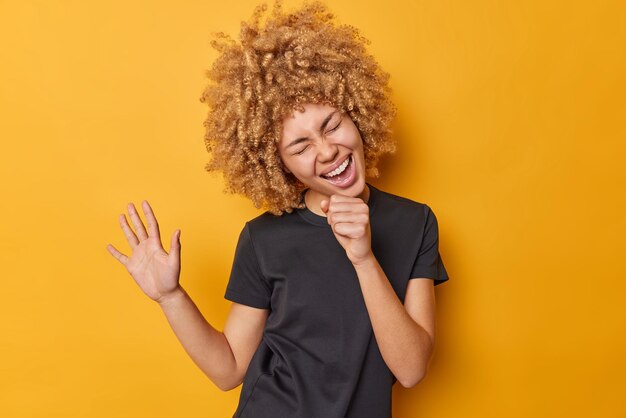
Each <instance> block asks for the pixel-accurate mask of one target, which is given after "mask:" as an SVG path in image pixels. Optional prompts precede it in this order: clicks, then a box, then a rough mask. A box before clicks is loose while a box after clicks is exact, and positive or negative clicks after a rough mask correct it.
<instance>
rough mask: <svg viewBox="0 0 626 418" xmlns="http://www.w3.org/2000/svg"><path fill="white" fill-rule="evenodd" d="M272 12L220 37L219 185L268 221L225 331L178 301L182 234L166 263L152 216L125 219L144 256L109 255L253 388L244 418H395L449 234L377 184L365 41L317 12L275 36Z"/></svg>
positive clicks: (242, 273)
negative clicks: (395, 399) (395, 388)
mask: <svg viewBox="0 0 626 418" xmlns="http://www.w3.org/2000/svg"><path fill="white" fill-rule="evenodd" d="M264 11H265V6H259V7H258V8H257V9H256V10H255V13H254V15H253V17H252V19H251V20H250V21H249V22H248V23H243V24H242V30H241V36H240V38H241V42H240V43H237V42H235V41H233V40H231V39H230V38H228V37H227V36H225V35H223V34H220V35H219V38H220V40H219V41H216V42H214V44H213V45H214V46H215V47H216V49H217V50H218V51H219V52H220V55H219V57H218V58H217V60H216V61H215V63H214V64H213V67H212V68H211V70H210V71H209V72H208V76H209V78H210V79H211V80H212V81H213V83H212V84H211V85H209V87H207V89H206V90H205V92H204V94H203V95H202V98H201V100H202V101H203V102H206V103H207V104H208V105H209V108H210V111H209V115H208V118H207V120H206V122H205V126H206V129H207V133H206V138H205V139H206V144H207V148H208V150H209V152H210V153H211V156H212V159H211V162H210V163H209V164H208V165H207V167H206V168H207V170H208V171H220V172H222V173H223V174H224V180H225V182H226V186H227V190H228V191H230V192H232V193H240V194H243V195H245V196H248V197H249V198H250V199H251V200H252V201H253V203H254V204H255V206H256V207H264V208H265V209H266V211H265V212H264V213H263V214H261V215H259V216H258V217H256V218H254V219H252V220H250V221H249V222H247V223H246V224H245V226H244V228H243V230H242V231H241V234H240V236H239V241H238V244H237V248H236V251H235V257H234V261H233V265H232V271H231V274H230V278H229V281H228V285H227V288H226V292H225V298H226V299H228V300H230V301H232V302H233V303H232V305H231V309H230V312H229V315H228V318H227V320H226V324H225V326H224V331H223V332H219V331H218V330H216V329H214V328H213V327H212V326H211V325H210V324H209V323H208V322H207V321H206V320H205V319H204V318H203V316H202V314H201V313H200V312H199V311H198V309H197V307H196V306H195V304H194V303H193V301H192V300H191V298H190V297H189V295H188V294H187V293H186V292H185V291H184V289H183V288H182V287H181V286H180V284H179V273H180V239H179V238H180V231H179V230H177V231H175V232H174V234H173V236H172V239H171V247H170V251H169V254H168V253H167V252H165V250H164V249H163V247H162V246H161V242H160V232H159V228H158V223H157V220H156V218H155V216H154V213H153V212H152V209H151V208H150V206H149V204H148V202H146V201H144V202H142V208H143V211H144V213H145V217H146V220H147V228H148V229H147V231H146V229H145V227H144V225H143V223H142V221H141V219H140V218H139V216H138V214H137V211H136V209H135V208H134V206H133V205H132V204H130V205H129V208H128V210H129V216H130V219H131V221H132V223H133V225H134V229H135V231H133V230H132V229H131V227H130V226H129V224H128V222H127V220H126V217H125V215H121V216H120V225H121V227H122V230H123V231H124V234H125V236H126V238H127V240H128V242H129V244H130V246H131V249H132V255H131V256H130V257H127V256H126V255H123V254H121V253H120V252H119V251H118V250H116V249H115V248H114V247H113V246H111V245H109V246H108V247H107V248H108V249H109V251H110V253H111V254H112V255H113V256H114V257H116V258H117V259H118V260H119V261H120V262H121V263H122V264H123V265H125V266H126V268H127V270H128V271H129V272H130V274H131V275H132V276H133V278H134V279H135V281H136V282H137V284H138V285H139V286H140V287H141V289H142V290H143V291H144V292H145V293H146V294H147V295H148V297H150V298H151V299H153V300H155V301H157V302H158V303H159V305H160V306H161V307H162V309H163V311H164V313H165V315H166V316H167V319H168V321H169V323H170V324H171V326H172V328H173V330H174V332H175V333H176V335H177V337H178V338H179V340H180V341H181V343H182V345H183V346H184V348H185V350H186V351H187V352H188V353H189V355H190V356H191V358H192V359H193V360H194V362H195V363H196V364H197V365H198V366H199V367H200V368H201V369H202V370H203V372H204V373H206V375H207V376H208V377H209V378H210V379H211V380H212V381H213V382H214V383H215V384H216V385H217V386H218V387H219V388H220V389H222V390H230V389H233V388H235V387H237V386H238V385H239V384H241V383H242V382H243V387H242V390H241V396H240V402H239V406H238V408H237V411H236V412H235V414H234V417H254V418H263V417H272V418H274V417H337V418H339V417H359V418H363V417H376V418H380V417H390V416H391V387H392V385H393V384H394V383H395V382H396V381H400V383H401V384H402V386H404V387H407V388H409V387H412V386H414V385H415V384H417V382H419V381H420V380H421V379H422V378H423V377H424V375H425V373H426V371H427V368H428V364H429V360H430V357H431V353H432V349H433V345H434V338H435V299H434V298H435V297H434V285H437V284H439V283H442V282H444V281H446V280H448V275H447V272H446V269H445V267H444V265H443V262H442V259H441V256H440V254H439V250H438V225H437V219H436V217H435V215H434V213H433V212H432V210H431V209H430V208H429V207H428V205H426V204H423V203H419V202H415V201H412V200H409V199H406V198H403V197H399V196H395V195H392V194H390V193H386V192H383V191H382V190H379V189H377V188H375V187H373V186H372V185H370V184H368V183H367V182H366V176H368V175H369V176H372V177H376V176H378V171H377V169H376V163H377V161H378V158H379V156H381V155H382V154H384V153H392V152H394V151H395V144H394V142H393V140H392V137H391V130H390V123H391V121H392V119H393V116H394V114H395V108H394V106H393V104H392V103H391V101H390V100H389V94H390V93H389V88H388V84H387V81H388V75H387V74H386V73H384V72H383V71H382V70H381V69H380V68H379V66H378V64H377V63H376V62H375V60H374V59H373V58H372V57H371V56H370V55H368V54H367V53H366V51H365V44H366V43H367V41H366V40H365V39H363V38H362V37H361V36H360V35H359V34H358V31H357V30H356V29H354V28H352V27H349V26H342V25H336V24H335V23H334V22H333V16H332V15H331V14H330V13H328V12H327V11H326V9H325V7H324V6H323V5H322V4H320V3H313V4H308V5H305V6H303V7H302V8H301V9H300V10H298V11H295V12H292V13H289V14H287V13H284V12H283V11H282V9H281V7H280V4H276V5H275V6H274V9H273V13H272V14H271V16H270V17H269V18H268V19H267V21H266V23H265V24H264V25H262V24H261V18H262V15H263V13H264ZM415 279H421V280H415ZM427 279H428V280H427Z"/></svg>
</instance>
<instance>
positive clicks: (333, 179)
mask: <svg viewBox="0 0 626 418" xmlns="http://www.w3.org/2000/svg"><path fill="white" fill-rule="evenodd" d="M354 173H355V170H354V156H353V155H352V154H350V156H349V157H348V158H346V160H345V161H344V162H343V163H342V164H341V165H340V166H339V167H337V168H336V169H334V170H333V171H331V172H330V173H328V174H326V175H324V174H322V175H321V176H320V177H322V178H323V179H324V180H326V181H328V182H329V183H332V184H334V185H335V186H344V187H345V186H348V185H349V184H350V183H351V182H352V180H353V179H354V177H355V176H354Z"/></svg>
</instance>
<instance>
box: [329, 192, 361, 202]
mask: <svg viewBox="0 0 626 418" xmlns="http://www.w3.org/2000/svg"><path fill="white" fill-rule="evenodd" d="M330 202H331V203H332V202H356V203H363V199H361V198H360V197H352V196H345V195H342V194H333V195H331V196H330Z"/></svg>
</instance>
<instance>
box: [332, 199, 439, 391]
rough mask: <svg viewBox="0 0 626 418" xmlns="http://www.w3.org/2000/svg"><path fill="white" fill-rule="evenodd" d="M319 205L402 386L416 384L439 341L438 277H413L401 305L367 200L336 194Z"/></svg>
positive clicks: (384, 357) (388, 361)
mask: <svg viewBox="0 0 626 418" xmlns="http://www.w3.org/2000/svg"><path fill="white" fill-rule="evenodd" d="M321 209H322V211H323V212H324V213H326V216H327V219H328V223H329V224H330V225H331V227H332V230H333V233H334V235H335V238H337V241H339V243H340V244H341V245H342V247H343V248H344V249H345V250H346V254H347V256H348V258H349V259H350V261H351V262H352V265H353V266H354V269H355V270H356V273H357V276H358V278H359V283H360V285H361V291H362V293H363V298H364V300H365V305H366V306H367V311H368V314H369V317H370V321H371V323H372V328H373V330H374V335H375V337H376V342H377V343H378V348H379V349H380V353H381V355H382V357H383V359H384V360H385V363H386V364H387V367H389V369H390V370H391V372H392V373H393V374H394V376H395V377H396V379H398V381H399V382H400V384H401V385H402V386H404V387H405V388H410V387H413V386H415V385H416V384H417V383H418V382H419V381H420V380H422V379H423V378H424V376H425V375H426V371H427V369H428V364H429V362H430V358H431V354H432V351H433V347H434V343H435V290H434V280H425V279H421V278H414V280H409V284H408V286H407V290H406V296H405V300H404V306H403V305H402V302H400V299H398V296H397V295H396V293H395V291H394V289H393V287H392V286H391V283H390V282H389V279H388V278H387V275H386V274H385V272H384V271H383V269H382V268H381V266H380V264H379V263H378V260H376V257H375V256H374V253H373V252H372V248H371V231H370V225H369V207H368V206H367V204H366V203H365V202H363V200H361V199H360V198H356V197H348V196H342V195H332V196H331V197H330V200H323V201H322V202H321ZM416 279H419V280H416Z"/></svg>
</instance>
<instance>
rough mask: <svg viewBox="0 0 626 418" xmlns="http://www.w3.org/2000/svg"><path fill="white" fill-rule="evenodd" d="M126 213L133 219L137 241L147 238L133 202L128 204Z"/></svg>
mask: <svg viewBox="0 0 626 418" xmlns="http://www.w3.org/2000/svg"><path fill="white" fill-rule="evenodd" d="M128 214H129V215H130V220H131V221H133V225H134V227H135V233H136V234H137V238H139V241H143V240H144V239H148V234H147V233H146V228H144V226H143V222H142V221H141V218H140V217H139V214H138V213H137V209H135V205H134V204H133V203H129V204H128Z"/></svg>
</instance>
